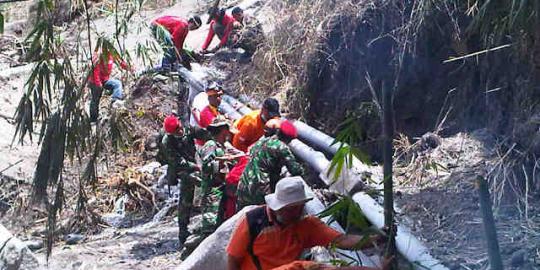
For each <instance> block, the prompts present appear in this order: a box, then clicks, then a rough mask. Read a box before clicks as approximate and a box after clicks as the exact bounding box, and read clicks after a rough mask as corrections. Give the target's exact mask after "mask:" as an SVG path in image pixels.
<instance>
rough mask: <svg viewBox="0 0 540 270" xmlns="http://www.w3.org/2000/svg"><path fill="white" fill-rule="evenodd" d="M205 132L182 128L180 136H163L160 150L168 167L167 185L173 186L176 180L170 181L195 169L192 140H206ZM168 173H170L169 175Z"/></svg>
mask: <svg viewBox="0 0 540 270" xmlns="http://www.w3.org/2000/svg"><path fill="white" fill-rule="evenodd" d="M206 137H207V135H206V131H205V130H203V129H195V128H184V134H183V135H182V136H179V135H173V134H165V135H164V136H163V138H162V140H161V145H162V148H163V150H164V152H165V156H166V160H167V164H168V165H169V168H168V173H167V175H168V176H169V184H173V185H174V184H175V183H176V180H175V179H172V178H173V177H175V175H177V174H179V173H191V172H194V171H195V170H196V168H197V164H196V162H195V144H194V142H193V141H194V139H195V138H197V139H199V138H201V139H204V138H206ZM169 172H170V173H169Z"/></svg>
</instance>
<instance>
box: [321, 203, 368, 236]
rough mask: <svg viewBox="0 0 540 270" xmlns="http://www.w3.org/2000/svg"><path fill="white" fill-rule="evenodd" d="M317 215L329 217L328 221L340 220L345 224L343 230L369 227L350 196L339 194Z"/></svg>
mask: <svg viewBox="0 0 540 270" xmlns="http://www.w3.org/2000/svg"><path fill="white" fill-rule="evenodd" d="M319 217H320V218H324V217H329V221H328V223H332V222H334V221H342V222H343V223H344V224H345V231H349V230H351V229H355V230H359V231H365V230H368V229H369V227H370V223H369V221H368V220H367V218H366V217H365V216H364V213H362V210H361V209H360V207H359V206H358V204H356V202H355V201H354V200H353V199H352V198H351V197H350V196H340V198H339V199H338V200H337V201H336V202H335V203H334V204H332V205H330V206H329V207H328V208H326V209H325V210H324V211H322V212H321V213H319Z"/></svg>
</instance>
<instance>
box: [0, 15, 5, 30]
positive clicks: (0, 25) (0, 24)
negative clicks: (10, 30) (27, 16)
mask: <svg viewBox="0 0 540 270" xmlns="http://www.w3.org/2000/svg"><path fill="white" fill-rule="evenodd" d="M3 33H4V14H2V11H1V10H0V34H3Z"/></svg>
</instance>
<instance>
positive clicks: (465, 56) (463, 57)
mask: <svg viewBox="0 0 540 270" xmlns="http://www.w3.org/2000/svg"><path fill="white" fill-rule="evenodd" d="M510 46H512V44H506V45H502V46H499V47H495V48H492V49H486V50H482V51H478V52H475V53H471V54H467V55H464V56H460V57H455V58H450V59H448V60H444V61H443V64H446V63H450V62H454V61H457V60H461V59H466V58H470V57H473V56H478V55H481V54H485V53H488V52H493V51H497V50H500V49H504V48H508V47H510Z"/></svg>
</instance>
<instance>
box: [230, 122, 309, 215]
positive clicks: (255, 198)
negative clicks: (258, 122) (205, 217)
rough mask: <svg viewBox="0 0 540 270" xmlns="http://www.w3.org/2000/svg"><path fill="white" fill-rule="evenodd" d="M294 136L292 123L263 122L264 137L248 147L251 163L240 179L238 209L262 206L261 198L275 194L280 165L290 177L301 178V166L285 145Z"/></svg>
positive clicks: (295, 135) (294, 130) (262, 199)
mask: <svg viewBox="0 0 540 270" xmlns="http://www.w3.org/2000/svg"><path fill="white" fill-rule="evenodd" d="M296 137H297V132H296V128H295V127H294V126H293V124H292V123H291V122H289V121H287V120H285V121H282V120H280V119H271V120H268V121H267V122H266V124H265V136H264V137H263V138H261V139H260V140H259V141H257V142H256V143H255V144H254V145H253V146H252V147H251V148H250V150H249V156H250V161H249V163H248V164H247V165H246V168H245V170H244V172H243V173H242V176H241V177H240V183H239V184H238V191H237V196H238V202H237V205H238V208H237V209H238V210H240V209H242V208H243V207H244V206H247V205H253V204H263V203H264V195H266V194H270V193H272V192H274V189H275V187H276V184H277V182H278V181H279V179H280V178H281V176H280V173H281V168H283V166H285V167H287V170H288V171H289V173H290V174H291V175H293V176H299V175H302V173H303V169H302V165H301V164H300V163H298V162H297V161H296V159H295V157H294V155H293V153H292V152H291V149H290V148H289V146H288V145H287V144H288V143H289V142H290V141H291V140H293V139H294V138H296Z"/></svg>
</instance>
